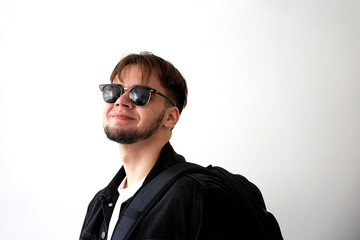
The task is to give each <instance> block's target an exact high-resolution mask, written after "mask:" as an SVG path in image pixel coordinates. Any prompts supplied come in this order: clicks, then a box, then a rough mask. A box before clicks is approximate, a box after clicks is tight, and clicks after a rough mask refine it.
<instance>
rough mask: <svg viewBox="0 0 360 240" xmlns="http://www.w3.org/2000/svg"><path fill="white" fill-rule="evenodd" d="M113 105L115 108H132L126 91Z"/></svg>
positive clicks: (132, 105)
mask: <svg viewBox="0 0 360 240" xmlns="http://www.w3.org/2000/svg"><path fill="white" fill-rule="evenodd" d="M114 104H115V106H117V107H120V106H123V107H127V108H130V109H132V108H133V107H134V104H133V103H132V102H131V100H130V96H129V91H127V90H124V92H123V94H121V96H120V97H119V98H118V99H117V100H116V102H115V103H114Z"/></svg>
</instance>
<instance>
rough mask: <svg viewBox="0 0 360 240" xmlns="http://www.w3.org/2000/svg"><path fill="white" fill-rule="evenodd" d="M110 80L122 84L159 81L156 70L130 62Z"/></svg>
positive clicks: (142, 83) (143, 83)
mask: <svg viewBox="0 0 360 240" xmlns="http://www.w3.org/2000/svg"><path fill="white" fill-rule="evenodd" d="M112 82H113V83H120V84H124V85H127V84H133V85H149V84H154V83H156V82H159V83H160V80H159V78H158V76H157V74H156V70H152V69H148V68H145V67H142V66H140V65H138V64H130V65H127V66H125V67H124V68H123V69H122V70H121V72H120V73H119V74H117V75H116V76H115V78H114V79H113V81H112Z"/></svg>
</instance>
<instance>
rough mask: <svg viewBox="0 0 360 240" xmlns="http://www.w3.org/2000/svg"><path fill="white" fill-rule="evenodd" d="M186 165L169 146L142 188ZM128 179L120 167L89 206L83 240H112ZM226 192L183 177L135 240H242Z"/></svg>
mask: <svg viewBox="0 0 360 240" xmlns="http://www.w3.org/2000/svg"><path fill="white" fill-rule="evenodd" d="M184 161H185V159H184V158H183V157H182V156H180V155H178V154H176V153H175V152H174V150H173V148H172V147H171V145H170V143H167V144H166V145H165V146H164V147H163V149H162V151H161V154H160V157H159V159H158V160H157V162H156V164H155V165H154V167H153V168H152V170H151V171H150V173H149V174H148V176H147V177H146V179H145V181H144V184H143V186H144V185H146V184H147V183H149V181H151V179H153V178H154V177H155V176H157V175H158V174H159V173H160V172H162V171H163V170H164V169H166V168H167V167H169V166H171V165H173V164H175V163H178V162H184ZM124 177H125V171H124V168H121V169H120V170H119V172H118V173H117V174H116V176H115V177H114V179H113V180H112V181H111V182H110V183H109V185H108V186H107V187H106V188H104V189H102V190H101V191H99V192H98V193H97V194H96V195H95V197H94V198H93V200H92V201H91V202H90V204H89V207H88V210H87V213H86V217H85V221H84V224H83V227H82V230H81V234H80V240H98V239H111V236H110V237H109V236H107V231H108V230H107V228H108V225H109V221H110V217H111V214H112V211H113V208H114V204H113V203H115V202H116V200H117V198H118V196H119V193H118V191H117V189H118V187H119V185H120V183H121V181H122V180H123V179H124ZM222 189H223V188H222V187H221V186H219V184H218V181H216V179H214V177H212V176H209V175H204V174H187V175H185V176H183V177H181V178H179V179H178V180H177V181H176V182H175V184H173V185H172V187H170V189H169V190H168V191H167V192H166V193H165V194H164V195H163V196H161V198H160V199H159V200H158V201H157V203H156V205H155V206H153V207H152V209H151V210H150V211H149V213H148V214H147V215H146V216H145V218H144V219H143V220H142V222H141V224H140V225H139V226H138V227H137V228H136V230H135V231H134V233H133V234H132V236H131V237H130V239H152V240H155V239H161V240H166V239H172V240H173V239H178V240H180V239H184V240H185V239H186V240H190V239H240V237H239V235H238V232H240V229H239V224H238V223H237V222H235V221H234V219H237V216H235V215H234V214H235V213H234V211H233V208H232V207H231V206H233V202H232V200H231V197H229V196H228V195H227V194H226V193H225V192H224V191H223V190H222ZM140 190H141V188H140ZM140 190H139V191H140ZM129 201H131V199H129V200H128V201H127V202H125V203H124V204H123V205H122V206H121V213H122V212H123V210H124V209H125V208H126V205H127V203H128V202H129ZM121 213H120V216H121ZM114 217H115V218H117V216H114ZM114 240H116V239H114Z"/></svg>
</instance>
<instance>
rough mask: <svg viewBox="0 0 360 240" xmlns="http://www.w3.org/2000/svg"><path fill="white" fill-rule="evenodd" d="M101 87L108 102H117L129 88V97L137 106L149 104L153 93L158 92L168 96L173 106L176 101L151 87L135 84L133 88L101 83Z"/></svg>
mask: <svg viewBox="0 0 360 240" xmlns="http://www.w3.org/2000/svg"><path fill="white" fill-rule="evenodd" d="M99 88H100V90H101V91H102V93H103V98H104V101H105V102H107V103H115V102H116V100H117V99H118V98H119V97H120V96H121V95H123V94H124V93H125V90H128V91H129V98H130V100H131V102H132V103H133V104H134V105H135V106H145V105H146V104H148V103H149V101H150V98H151V94H152V93H156V94H157V95H160V96H162V97H163V98H166V99H167V100H169V101H170V102H171V104H172V105H173V106H175V103H174V102H173V101H172V100H171V99H170V98H169V97H167V96H165V95H164V94H162V93H161V92H159V91H157V90H155V89H153V88H149V87H144V86H135V87H131V88H124V87H123V86H121V85H119V84H101V85H99Z"/></svg>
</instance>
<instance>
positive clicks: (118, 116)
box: [111, 113, 135, 121]
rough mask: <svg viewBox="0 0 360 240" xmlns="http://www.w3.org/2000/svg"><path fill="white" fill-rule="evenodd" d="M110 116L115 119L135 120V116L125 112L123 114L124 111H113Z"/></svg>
mask: <svg viewBox="0 0 360 240" xmlns="http://www.w3.org/2000/svg"><path fill="white" fill-rule="evenodd" d="M111 118H113V119H116V120H127V121H129V120H135V118H133V117H131V116H129V115H127V114H124V113H113V114H111Z"/></svg>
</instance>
